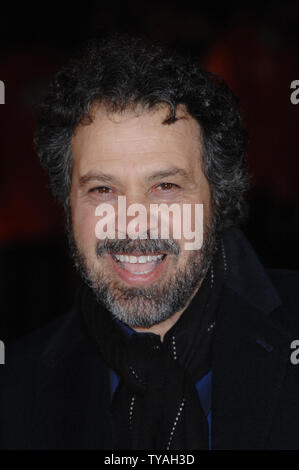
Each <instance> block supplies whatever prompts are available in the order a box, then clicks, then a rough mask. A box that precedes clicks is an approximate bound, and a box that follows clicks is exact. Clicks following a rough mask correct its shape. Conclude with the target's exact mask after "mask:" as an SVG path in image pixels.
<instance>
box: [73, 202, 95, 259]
mask: <svg viewBox="0 0 299 470" xmlns="http://www.w3.org/2000/svg"><path fill="white" fill-rule="evenodd" d="M72 216H73V228H74V236H75V240H76V243H77V244H78V246H79V247H80V249H81V250H82V251H83V252H84V253H88V252H91V250H92V251H94V246H95V243H96V235H95V226H96V222H97V219H96V217H95V214H94V208H92V209H91V208H87V207H84V206H81V207H79V206H78V205H77V206H74V208H73V210H72Z"/></svg>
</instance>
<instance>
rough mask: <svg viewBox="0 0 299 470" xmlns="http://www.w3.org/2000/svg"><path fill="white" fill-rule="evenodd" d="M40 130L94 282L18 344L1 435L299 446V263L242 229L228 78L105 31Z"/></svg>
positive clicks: (47, 442) (112, 444)
mask: <svg viewBox="0 0 299 470" xmlns="http://www.w3.org/2000/svg"><path fill="white" fill-rule="evenodd" d="M35 144H36V149H37V153H38V155H39V158H40V160H41V163H42V165H43V166H44V167H45V168H46V170H47V172H48V174H49V181H50V186H51V188H52V191H53V193H54V195H55V196H56V197H57V198H58V199H59V200H60V201H61V202H62V204H63V205H64V208H65V213H66V221H67V230H68V237H69V242H70V246H71V251H72V256H73V259H74V262H75V265H76V266H77V268H78V269H79V271H80V273H81V274H82V278H83V279H84V281H85V283H83V284H82V287H81V288H80V290H79V292H77V293H76V301H75V304H74V308H73V309H72V311H71V312H69V313H68V314H67V315H66V316H64V317H63V318H59V319H58V320H56V321H54V322H52V323H51V324H49V325H47V326H46V327H44V328H43V329H41V330H38V331H36V332H34V333H33V334H31V335H30V336H28V337H25V338H24V339H22V340H21V341H19V342H17V343H16V344H15V345H13V346H11V347H10V348H8V350H7V353H6V364H5V367H4V369H3V374H2V380H1V420H0V423H1V446H2V448H5V449H7V448H9V449H12V448H14V449H20V448H22V449H23V448H25V449H128V450H135V449H151V450H157V449H161V450H178V449H179V450H188V449H286V448H291V449H298V448H299V445H298V439H297V437H296V425H297V412H299V400H298V398H297V386H298V385H299V382H298V371H299V369H298V368H296V366H295V365H294V361H291V353H292V349H291V343H292V342H293V340H296V337H297V338H298V337H299V331H298V319H297V311H298V305H299V299H298V293H297V290H298V289H296V287H297V285H298V280H299V278H298V275H297V274H296V273H292V272H280V271H272V272H266V271H265V270H264V268H263V267H262V266H261V264H260V262H259V260H258V259H257V257H256V255H255V253H254V251H253V250H252V248H251V247H250V245H249V243H248V242H247V241H246V239H245V237H244V236H243V235H242V233H241V232H240V230H239V229H238V228H237V225H238V224H239V223H240V221H241V219H242V217H243V215H244V213H245V208H244V194H245V191H246V190H247V188H248V176H247V171H246V164H245V158H244V145H245V137H244V130H243V127H242V123H241V119H240V116H239V113H238V108H237V102H236V100H235V99H234V97H233V96H232V94H231V93H230V91H229V90H228V89H227V87H226V86H225V85H224V84H223V83H222V82H221V81H220V80H219V79H217V78H216V77H214V76H212V75H210V74H209V73H207V72H205V71H203V70H201V69H200V68H199V67H198V66H197V65H196V64H194V63H193V62H192V60H191V59H187V58H184V57H181V56H180V55H178V54H174V53H171V52H169V51H168V50H167V49H163V48H162V47H160V46H158V45H156V44H147V43H146V42H143V41H142V40H140V39H132V38H122V37H118V38H113V39H108V40H106V41H105V42H102V43H98V42H93V43H90V44H89V45H88V46H86V47H85V49H83V51H80V52H79V54H78V55H77V56H76V57H74V58H73V59H72V60H71V61H70V62H69V63H68V64H67V65H66V66H65V67H64V68H63V69H62V70H61V71H59V72H58V73H57V75H56V77H55V79H54V80H53V82H52V84H51V86H50V88H49V91H48V94H47V95H46V96H45V99H44V102H43V104H42V106H41V113H40V118H39V123H38V128H37V132H36V136H35ZM124 203H125V204H126V208H130V207H131V209H128V210H127V212H125V215H124V212H123V211H122V209H121V207H122V206H121V205H120V204H124ZM157 204H158V205H159V204H161V205H162V204H164V208H165V207H166V208H168V209H170V208H171V207H172V209H173V210H172V211H171V213H170V211H169V213H168V215H169V217H168V221H166V222H167V224H168V225H167V227H166V228H168V229H169V232H168V235H167V236H162V235H163V234H162V225H163V223H164V222H165V212H164V213H162V207H161V212H160V213H158V215H157V213H156V216H154V215H155V214H153V209H155V208H156V206H157ZM175 208H176V210H177V212H175V210H174V209H175ZM200 208H201V209H202V211H200ZM136 210H140V211H141V210H143V211H145V212H144V213H145V214H146V215H145V217H137V220H138V223H135V225H134V218H135V216H136ZM163 214H164V215H163ZM200 214H201V215H202V217H201V218H200ZM105 217H106V218H105ZM103 220H105V223H104V222H103ZM132 222H133V225H134V227H133V229H132V227H131V226H130V223H132ZM135 222H136V218H135ZM179 222H182V223H183V228H186V227H187V228H189V231H186V230H182V231H181V236H180V237H175V227H176V224H178V223H179ZM184 223H185V225H184ZM109 230H110V232H109ZM190 232H191V234H193V235H194V238H196V237H197V235H198V233H199V232H202V240H201V241H202V243H199V245H200V246H199V247H198V246H197V245H196V246H195V245H193V249H189V247H190V245H188V242H189V243H190V239H191V237H190V236H189V235H190ZM157 233H158V236H157ZM111 234H112V235H111ZM187 240H188V242H187ZM197 241H198V240H197ZM41 314H42V312H41Z"/></svg>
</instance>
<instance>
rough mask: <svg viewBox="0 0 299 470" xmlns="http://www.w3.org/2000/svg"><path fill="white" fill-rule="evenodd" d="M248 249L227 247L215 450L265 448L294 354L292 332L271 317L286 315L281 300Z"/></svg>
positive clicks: (218, 334) (215, 386) (216, 366)
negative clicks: (226, 275) (227, 261)
mask: <svg viewBox="0 0 299 470" xmlns="http://www.w3.org/2000/svg"><path fill="white" fill-rule="evenodd" d="M236 236H237V237H239V236H240V235H239V233H238V232H237V233H236ZM230 240H231V239H230ZM246 245H247V242H246V240H244V239H241V240H239V242H238V243H236V242H235V243H232V244H231V245H230V244H229V243H226V245H225V246H226V249H227V257H228V259H229V260H230V261H231V264H230V267H229V272H228V277H227V282H226V287H225V289H224V294H223V298H222V302H221V307H220V308H219V311H218V314H217V327H216V330H215V338H214V340H215V342H214V353H213V354H214V355H213V382H212V448H213V449H263V448H266V445H267V437H268V436H269V433H270V432H271V421H272V418H273V414H274V413H275V408H276V405H277V402H278V398H279V393H280V389H281V386H282V382H283V379H284V373H285V368H286V365H287V364H288V362H289V356H290V334H289V332H287V331H285V330H283V328H282V327H281V325H280V324H277V323H275V322H274V321H273V320H272V318H271V312H274V311H276V313H277V309H281V314H282V315H283V309H282V307H281V300H280V298H279V296H278V293H277V291H276V289H275V288H274V286H273V285H272V283H271V281H270V279H269V277H268V276H267V274H266V273H265V271H264V269H263V268H262V266H261V264H260V263H259V261H258V259H257V258H256V255H255V254H254V252H253V251H251V248H250V246H248V245H247V246H246ZM236 247H237V249H238V250H239V251H238V253H236V251H235V250H236ZM278 317H279V315H278Z"/></svg>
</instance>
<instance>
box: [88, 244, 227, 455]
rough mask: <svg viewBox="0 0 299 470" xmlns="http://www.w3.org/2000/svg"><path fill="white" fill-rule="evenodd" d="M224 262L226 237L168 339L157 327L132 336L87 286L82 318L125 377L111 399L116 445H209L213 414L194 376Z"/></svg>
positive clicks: (207, 351)
mask: <svg viewBox="0 0 299 470" xmlns="http://www.w3.org/2000/svg"><path fill="white" fill-rule="evenodd" d="M225 270H226V260H225V253H224V247H223V244H221V245H220V246H219V249H218V251H217V253H216V255H215V256H214V260H213V262H212V264H211V267H210V269H209V271H208V273H207V275H206V276H205V279H204V280H203V282H202V284H201V286H200V288H199V289H198V291H197V293H196V294H195V296H194V297H193V299H192V301H191V302H190V304H189V306H188V307H187V309H186V310H185V311H184V312H183V314H182V315H181V317H180V318H179V320H178V321H177V322H176V323H175V324H174V325H173V327H172V328H171V329H170V330H168V332H167V333H166V334H165V336H164V340H163V342H161V340H160V336H159V335H156V334H153V333H133V334H132V335H130V336H128V335H127V334H126V332H124V330H123V328H121V327H120V325H119V322H118V320H116V319H114V318H113V316H112V315H111V313H110V312H109V311H107V309H106V308H105V307H104V306H102V305H101V306H99V304H98V302H97V300H96V298H95V295H94V293H93V292H92V290H91V289H90V288H89V287H87V286H83V288H82V291H81V294H80V295H79V309H80V312H81V315H82V316H83V320H84V325H85V327H87V332H88V334H89V335H90V336H91V337H92V339H93V340H95V341H96V344H97V346H98V348H99V351H100V353H101V355H102V356H103V359H104V361H105V362H106V364H107V365H108V366H109V367H110V368H112V369H113V370H114V371H115V372H116V373H117V374H118V375H119V377H120V382H119V385H118V387H117V389H116V391H115V394H114V397H113V400H112V403H111V421H112V426H113V440H114V447H113V448H114V449H126V450H130V449H131V450H138V449H142V450H195V449H199V450H201V449H208V446H209V443H208V439H209V433H208V422H207V419H206V417H205V414H204V411H203V409H202V406H201V403H200V400H199V397H198V393H197V390H196V387H195V383H196V382H197V380H199V379H200V378H201V377H203V376H204V375H205V374H206V373H207V372H208V371H209V370H210V368H211V358H212V338H213V331H214V329H215V322H216V310H217V306H218V303H219V300H220V293H221V289H222V286H223V280H224V273H225Z"/></svg>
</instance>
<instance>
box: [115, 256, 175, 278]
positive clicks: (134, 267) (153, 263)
mask: <svg viewBox="0 0 299 470" xmlns="http://www.w3.org/2000/svg"><path fill="white" fill-rule="evenodd" d="M111 257H112V259H113V260H114V261H115V262H116V263H117V265H118V267H119V268H121V269H123V270H125V271H128V273H130V274H133V275H137V276H141V275H145V274H149V273H151V272H152V271H154V270H155V269H156V268H157V267H158V266H159V265H160V264H161V263H162V262H163V261H164V260H165V258H166V257H167V255H166V254H165V253H164V254H163V253H148V254H142V255H137V254H128V255H124V254H112V255H111Z"/></svg>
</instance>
